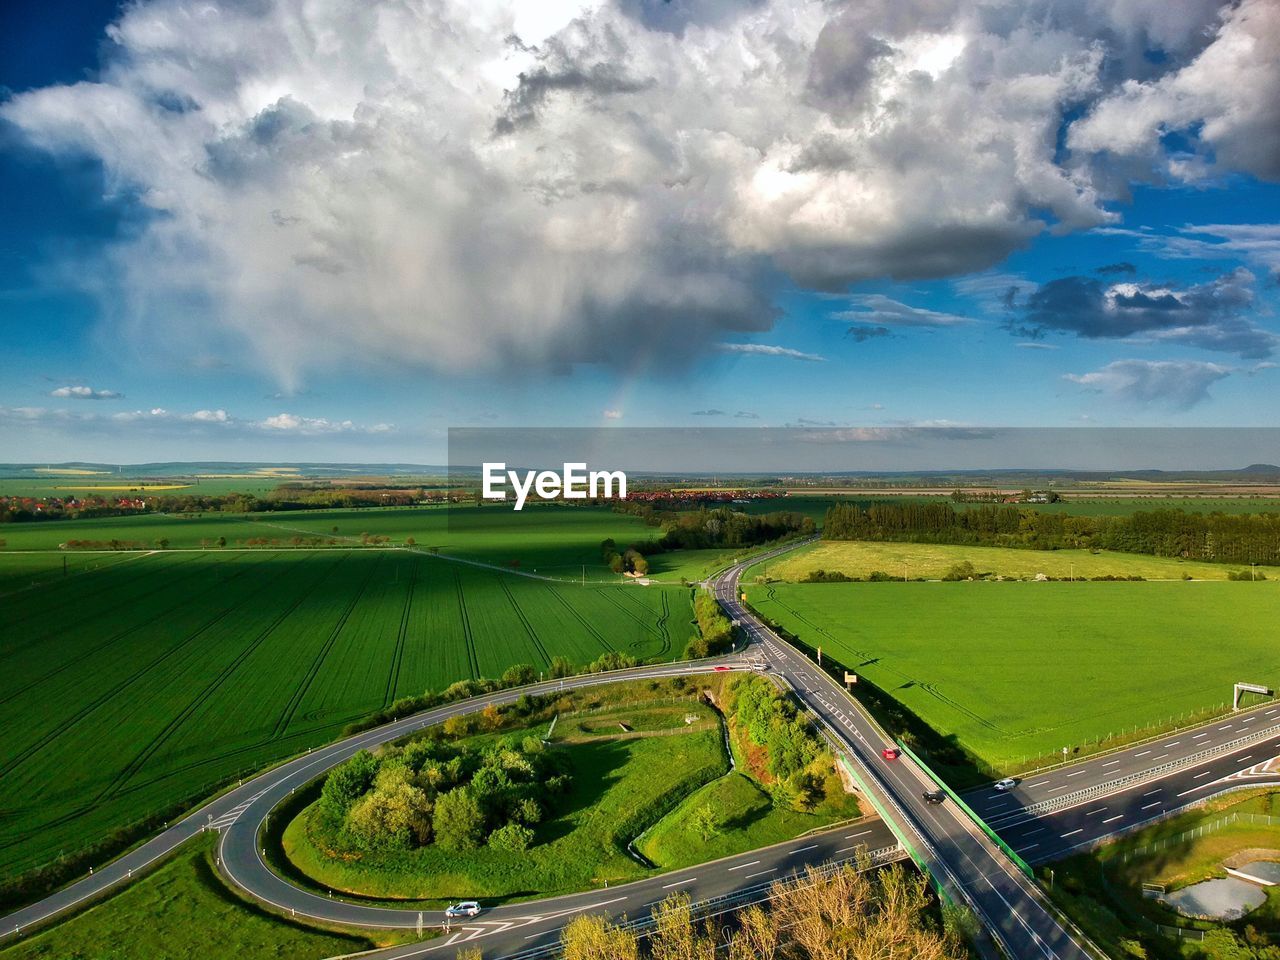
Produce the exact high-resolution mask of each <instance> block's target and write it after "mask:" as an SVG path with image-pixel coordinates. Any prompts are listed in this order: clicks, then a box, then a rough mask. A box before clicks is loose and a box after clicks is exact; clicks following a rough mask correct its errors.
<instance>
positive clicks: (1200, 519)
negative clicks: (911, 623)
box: [822, 501, 1280, 564]
mask: <svg viewBox="0 0 1280 960" xmlns="http://www.w3.org/2000/svg"><path fill="white" fill-rule="evenodd" d="M822 536H823V539H826V540H896V541H907V542H912V543H949V544H980V545H987V546H999V547H1023V548H1029V549H1034V550H1059V549H1066V548H1074V549H1094V550H1115V551H1120V552H1124V553H1143V554H1149V555H1152V556H1157V557H1180V558H1183V559H1187V560H1205V561H1210V562H1217V563H1262V564H1280V512H1276V513H1219V512H1214V513H1190V512H1188V511H1186V510H1176V509H1161V510H1151V511H1139V512H1136V513H1133V514H1130V515H1128V516H1079V515H1075V514H1064V513H1043V512H1040V511H1038V510H1028V509H1024V508H1021V507H1017V506H1013V505H1005V506H997V505H994V504H991V505H981V506H975V507H971V508H969V509H966V510H956V509H955V508H954V507H952V506H951V504H949V503H936V502H935V503H921V502H901V501H872V502H867V503H859V502H852V501H850V502H841V503H836V504H833V505H832V506H831V507H830V508H828V510H827V513H826V518H825V520H824V522H823V527H822Z"/></svg>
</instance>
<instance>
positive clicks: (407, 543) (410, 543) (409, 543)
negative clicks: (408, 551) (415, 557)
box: [404, 537, 418, 547]
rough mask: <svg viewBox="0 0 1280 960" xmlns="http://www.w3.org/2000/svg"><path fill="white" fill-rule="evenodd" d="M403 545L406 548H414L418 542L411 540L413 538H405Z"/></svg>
mask: <svg viewBox="0 0 1280 960" xmlns="http://www.w3.org/2000/svg"><path fill="white" fill-rule="evenodd" d="M404 545H405V546H406V547H416V546H417V545H418V541H417V540H415V539H413V537H405V538H404Z"/></svg>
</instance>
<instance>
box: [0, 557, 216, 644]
mask: <svg viewBox="0 0 1280 960" xmlns="http://www.w3.org/2000/svg"><path fill="white" fill-rule="evenodd" d="M144 556H149V554H147V555H144ZM139 559H143V558H142V557H139ZM113 566H114V564H113ZM94 572H97V571H94ZM198 572H199V571H198V570H195V571H191V574H190V576H194V575H195V574H196V573H198ZM187 579H190V577H189V576H187V575H180V576H179V578H178V580H177V581H176V582H178V583H181V582H183V581H185V580H187ZM173 586H174V584H173V583H172V582H171V583H167V584H161V585H160V586H157V587H156V588H155V589H153V590H145V591H143V592H142V593H140V594H138V595H137V596H134V597H126V598H125V599H123V600H121V601H120V602H119V603H116V604H114V605H112V606H109V607H106V608H105V609H103V608H94V607H93V606H92V604H91V603H90V602H89V601H92V600H93V598H94V597H95V596H97V594H98V593H99V592H101V591H95V592H93V593H89V594H84V595H82V596H77V597H76V603H77V604H78V605H79V604H83V605H84V609H86V610H92V611H93V612H92V613H86V614H85V615H84V616H83V617H80V618H79V619H77V620H73V621H72V622H71V623H68V624H65V625H64V626H62V627H58V628H57V629H54V630H49V631H47V632H45V633H40V634H37V635H36V636H34V637H31V638H30V639H28V640H26V641H25V642H24V643H22V644H20V645H18V646H15V647H14V648H13V649H12V650H11V651H10V654H11V655H12V654H14V653H21V652H22V651H23V650H26V649H28V648H30V647H33V646H35V645H36V644H38V643H41V642H43V641H46V640H49V639H50V638H56V637H57V636H58V635H60V634H65V633H67V632H69V631H70V630H73V629H75V628H76V627H78V626H80V625H81V624H83V623H87V622H88V621H91V620H100V619H102V618H103V617H105V616H107V615H108V614H111V613H114V612H115V611H117V610H120V609H121V608H124V607H130V606H133V605H135V604H137V603H140V602H142V601H143V600H145V599H146V598H147V597H150V596H153V595H155V594H157V593H168V592H170V591H171V590H172V589H173ZM103 589H109V586H104V588H103ZM47 616H48V611H47V610H33V611H32V612H31V613H30V614H28V615H26V616H21V617H18V618H17V619H14V620H9V621H7V622H6V623H5V625H4V626H5V630H6V631H9V630H11V629H13V628H14V627H18V626H21V625H22V624H23V623H25V622H26V621H28V620H32V619H39V618H42V617H47Z"/></svg>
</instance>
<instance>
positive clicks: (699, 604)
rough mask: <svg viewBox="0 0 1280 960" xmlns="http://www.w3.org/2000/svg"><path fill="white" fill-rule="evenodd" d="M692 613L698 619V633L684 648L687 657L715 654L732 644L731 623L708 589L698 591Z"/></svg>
mask: <svg viewBox="0 0 1280 960" xmlns="http://www.w3.org/2000/svg"><path fill="white" fill-rule="evenodd" d="M693 613H694V616H695V617H696V618H697V621H698V635H697V636H696V637H694V638H693V639H691V640H690V641H689V643H688V644H687V645H686V646H685V648H684V655H685V656H686V657H687V658H689V659H693V660H696V659H699V658H701V657H711V656H715V655H716V654H718V653H724V652H725V651H726V650H728V649H729V648H730V647H732V646H733V624H732V623H731V622H730V620H729V618H728V617H726V616H725V615H724V611H723V610H722V609H720V603H719V602H718V601H717V600H716V598H715V595H714V594H713V593H711V591H710V590H699V591H698V595H697V596H696V597H695V598H694V601H693Z"/></svg>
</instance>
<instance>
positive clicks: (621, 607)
mask: <svg viewBox="0 0 1280 960" xmlns="http://www.w3.org/2000/svg"><path fill="white" fill-rule="evenodd" d="M601 595H602V596H603V597H604V598H605V600H607V601H609V603H611V604H613V605H614V606H615V607H617V608H618V612H619V613H621V614H622V615H623V616H624V617H628V618H630V619H631V620H632V621H634V622H635V623H636V624H638V625H639V626H640V628H641V629H642V630H644V632H645V633H653V634H656V635H657V637H658V640H659V641H661V640H662V639H663V636H662V634H661V633H660V632H659V631H658V630H655V629H654V626H653V624H652V623H649V622H648V621H647V620H645V619H643V618H642V617H641V616H640V615H639V614H638V613H636V612H635V611H634V610H628V609H627V607H626V605H625V604H623V603H622V601H620V600H618V599H617V598H616V597H615V596H614V595H613V594H612V593H610V592H609V591H608V590H605V591H603V592H602V594H601Z"/></svg>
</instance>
